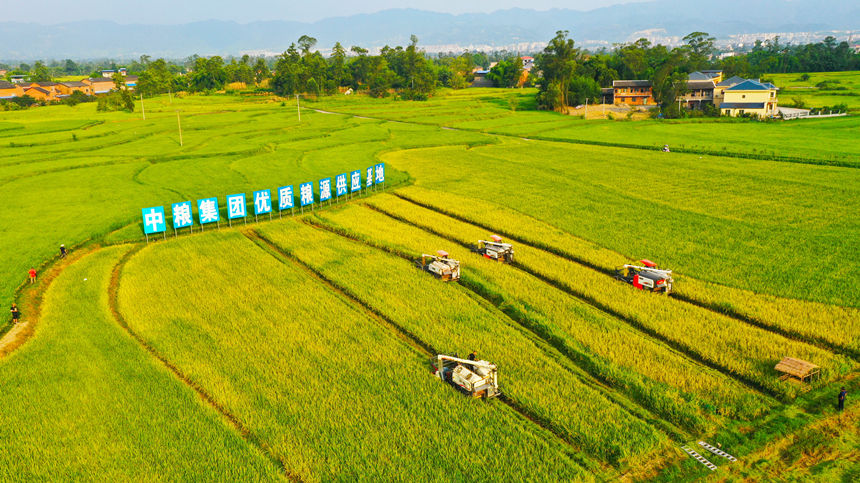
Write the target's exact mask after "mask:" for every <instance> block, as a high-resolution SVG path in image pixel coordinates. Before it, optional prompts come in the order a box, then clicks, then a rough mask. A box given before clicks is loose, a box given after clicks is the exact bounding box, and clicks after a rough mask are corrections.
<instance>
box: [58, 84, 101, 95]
mask: <svg viewBox="0 0 860 483" xmlns="http://www.w3.org/2000/svg"><path fill="white" fill-rule="evenodd" d="M57 90H58V91H59V95H58V96H57V97H60V98H63V97H68V96H70V95H72V93H73V92H76V91H79V92H83V93H84V94H86V95H88V96H91V95H93V91H92V89H91V88H90V86H89V85H87V84H84V83H83V82H79V81H74V82H60V83H59V84H57Z"/></svg>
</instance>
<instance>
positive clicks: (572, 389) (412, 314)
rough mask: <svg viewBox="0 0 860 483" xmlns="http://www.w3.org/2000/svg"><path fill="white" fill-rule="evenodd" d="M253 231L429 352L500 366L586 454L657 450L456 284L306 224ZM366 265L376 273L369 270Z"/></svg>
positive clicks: (650, 437)
mask: <svg viewBox="0 0 860 483" xmlns="http://www.w3.org/2000/svg"><path fill="white" fill-rule="evenodd" d="M344 211H345V212H350V210H349V209H346V210H344ZM259 231H260V233H261V235H263V236H264V237H266V238H267V239H270V240H271V241H272V242H273V243H275V244H276V245H278V247H280V248H281V249H282V250H284V251H285V252H287V253H289V254H290V255H292V256H294V257H296V258H298V259H299V260H301V261H302V262H304V263H306V264H308V265H310V266H312V267H313V268H314V269H315V270H318V271H320V272H321V273H322V274H323V275H324V276H326V277H327V278H330V279H332V280H333V281H335V282H336V283H338V284H339V285H340V286H342V287H344V288H346V289H347V290H349V291H350V293H352V294H353V295H354V296H355V297H357V298H359V299H360V300H362V301H363V302H364V303H365V304H367V305H369V306H372V307H374V309H376V310H379V311H380V313H382V314H384V315H385V316H386V317H388V318H390V319H391V320H393V321H395V322H396V323H397V324H398V325H399V326H401V327H404V328H405V329H406V330H408V331H409V332H410V333H412V334H415V335H416V336H417V337H418V338H420V339H421V340H422V341H425V342H426V343H427V345H428V346H430V347H433V348H434V349H435V350H437V351H441V352H443V353H454V352H456V353H460V354H466V353H467V352H469V351H471V350H475V349H479V350H480V353H481V354H482V356H483V357H486V358H487V359H488V360H492V362H494V363H496V364H498V365H499V367H500V368H501V371H502V374H503V376H502V377H504V380H505V382H504V383H505V388H504V391H505V394H506V395H507V396H508V397H509V398H510V399H512V400H513V401H515V402H516V403H517V404H519V405H521V406H522V407H523V408H525V409H526V410H528V411H529V412H530V413H531V414H534V415H536V416H538V417H539V418H540V420H541V421H543V422H546V423H547V424H549V425H551V426H553V427H554V428H555V430H556V431H559V432H560V433H561V434H563V435H564V436H565V439H567V440H569V441H572V442H574V443H575V444H576V445H577V446H579V447H581V448H582V449H584V450H585V451H586V452H587V453H589V454H592V455H594V456H597V457H599V458H600V459H603V460H605V461H609V462H612V463H617V462H618V461H619V460H622V459H625V458H629V457H630V456H631V455H632V454H634V453H636V452H639V453H647V452H649V451H653V450H655V449H657V447H658V446H659V445H660V443H661V440H663V439H664V436H662V435H660V434H659V433H657V432H656V431H655V430H654V429H652V428H650V427H649V426H647V425H646V424H644V423H643V422H642V421H641V420H638V419H636V418H634V417H633V416H632V415H631V414H630V413H629V412H628V411H627V410H625V409H623V408H621V407H619V406H617V405H616V404H613V403H612V402H611V401H610V400H608V399H607V398H606V397H605V396H603V395H601V394H600V392H598V391H596V390H595V389H592V388H590V387H589V386H587V385H585V384H584V383H583V382H581V381H580V380H579V378H578V377H577V376H576V375H575V374H574V373H572V372H571V371H569V370H568V369H565V368H564V367H563V366H562V365H561V363H559V362H558V361H556V360H555V359H553V358H552V357H549V356H548V355H547V354H546V353H545V352H544V351H543V350H542V349H541V348H540V346H539V345H538V342H537V341H534V340H531V338H530V337H529V334H528V333H527V332H524V331H523V330H522V329H521V328H519V326H518V325H517V324H515V323H506V322H505V320H504V319H506V317H505V316H504V315H503V314H498V315H497V314H494V313H493V312H491V311H488V310H487V309H486V308H484V307H483V306H482V305H481V304H480V303H478V302H477V301H476V300H475V299H474V298H472V297H471V296H470V295H469V294H468V293H466V292H465V291H463V289H462V288H460V287H458V286H456V284H444V283H440V282H438V281H437V280H435V279H434V278H433V277H431V276H429V275H427V274H425V273H423V272H421V271H420V270H417V269H416V268H415V267H414V266H413V264H412V263H411V262H408V261H405V260H402V259H400V258H399V257H392V256H390V255H387V254H385V253H382V252H380V251H379V250H376V249H374V248H371V247H364V246H361V245H359V244H355V243H352V242H349V241H347V240H343V239H340V240H339V239H338V238H337V237H335V236H333V235H332V234H330V233H326V232H321V231H319V230H314V229H312V228H310V227H304V228H302V227H294V226H293V225H266V226H264V227H262V228H261V229H260V230H259ZM368 270H376V271H378V272H379V273H375V274H373V275H369V274H368ZM368 276H374V277H376V276H382V277H384V280H386V286H387V290H385V291H384V292H383V293H380V292H379V291H376V290H374V288H373V287H372V286H371V285H369V284H367V283H366V278H367V277H368ZM500 316H501V317H500ZM622 435H626V436H622ZM633 448H638V450H634V449H633Z"/></svg>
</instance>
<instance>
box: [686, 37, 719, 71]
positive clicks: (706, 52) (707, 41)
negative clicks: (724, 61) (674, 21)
mask: <svg viewBox="0 0 860 483" xmlns="http://www.w3.org/2000/svg"><path fill="white" fill-rule="evenodd" d="M715 40H716V39H715V38H714V37H711V35H710V34H709V33H707V32H692V33H689V34H687V35H686V36H685V37H684V42H686V44H687V49H689V60H688V62H689V65H690V67H689V68H690V70H701V69H704V68H706V67H707V66H708V64H709V62H710V60H711V56H713V55H714V41H715Z"/></svg>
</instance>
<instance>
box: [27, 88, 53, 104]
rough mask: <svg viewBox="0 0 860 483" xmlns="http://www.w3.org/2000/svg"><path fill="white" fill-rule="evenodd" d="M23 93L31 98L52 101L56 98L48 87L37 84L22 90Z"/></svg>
mask: <svg viewBox="0 0 860 483" xmlns="http://www.w3.org/2000/svg"><path fill="white" fill-rule="evenodd" d="M24 95H25V96H30V97H32V98H33V99H36V100H39V101H53V100H54V99H56V97H55V96H54V93H53V92H51V91H49V90H48V89H45V88H43V87H39V86H35V87H28V88H27V89H26V90H25V91H24Z"/></svg>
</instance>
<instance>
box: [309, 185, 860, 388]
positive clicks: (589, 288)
mask: <svg viewBox="0 0 860 483" xmlns="http://www.w3.org/2000/svg"><path fill="white" fill-rule="evenodd" d="M375 203H376V204H377V205H378V204H379V202H375ZM389 203H390V204H393V205H395V206H396V205H397V204H402V203H405V202H403V201H397V200H394V199H389ZM407 205H408V204H407ZM401 206H403V205H401ZM405 208H406V209H404V210H403V211H402V213H400V214H401V215H403V216H404V218H406V219H408V220H410V221H413V222H415V223H416V224H418V225H420V226H422V227H426V228H427V229H430V230H431V231H433V230H436V231H437V233H440V234H443V235H444V236H446V237H448V238H449V239H450V240H451V241H453V242H454V243H458V244H460V245H461V247H464V248H465V247H468V246H470V244H472V243H476V242H477V240H479V239H482V238H484V237H486V236H488V235H489V234H490V233H485V232H482V231H481V230H480V229H477V228H476V227H473V226H470V225H468V224H465V223H462V222H459V221H457V220H453V219H450V218H448V217H446V216H444V215H442V214H439V213H435V212H433V211H430V210H425V209H423V208H419V207H414V206H405ZM324 216H326V217H328V218H330V219H333V220H334V221H335V222H336V223H341V224H343V223H347V221H346V220H348V219H349V218H350V217H348V216H342V215H340V214H338V213H331V214H326V215H324ZM354 216H355V217H357V218H362V219H364V218H367V219H373V218H371V215H370V214H361V215H354ZM383 216H384V215H383ZM375 220H376V221H375V222H374V223H366V224H364V225H363V226H362V227H356V226H351V225H348V226H350V228H351V229H354V230H355V229H357V230H361V229H364V230H372V229H376V228H375V227H376V226H378V225H380V224H382V223H383V222H384V220H382V219H375ZM391 222H394V223H396V222H395V221H394V220H391ZM391 222H389V223H391ZM403 239H406V240H408V239H409V237H408V236H404V237H403ZM393 240H397V239H396V238H389V241H393ZM400 243H403V242H402V241H401V242H400ZM411 249H413V250H416V249H418V247H414V246H413V247H411ZM449 251H450V252H451V253H455V252H454V251H453V250H451V249H449ZM460 253H461V254H462V251H461V252H460ZM473 258H477V257H476V256H474V257H473ZM463 260H464V262H465V260H466V259H463ZM516 264H517V266H520V267H521V268H523V269H524V270H526V271H528V272H529V273H531V274H533V275H535V276H538V277H540V278H542V279H543V280H544V281H546V282H548V283H550V284H553V285H555V286H557V287H558V288H560V289H562V290H564V291H566V292H568V293H570V294H571V295H574V296H576V297H577V298H580V299H582V300H584V301H587V302H589V303H590V304H592V305H594V306H596V307H598V308H600V309H601V310H603V311H605V312H607V313H609V314H611V315H614V316H616V317H618V318H620V319H622V320H624V321H626V322H628V323H629V324H631V325H632V326H634V327H636V328H637V329H639V330H642V331H643V332H645V333H647V334H649V335H652V336H657V337H658V338H660V339H661V340H663V341H665V342H667V343H670V344H672V345H673V347H676V348H678V349H679V350H682V351H683V352H685V353H687V354H690V355H693V356H694V357H695V358H696V359H698V360H700V361H701V362H704V363H707V364H708V365H710V366H712V367H714V368H719V369H721V370H722V371H723V372H725V373H727V374H730V375H732V376H733V377H736V378H738V379H739V380H742V381H744V382H747V383H750V384H752V385H754V386H755V387H758V388H761V389H763V390H765V391H767V392H768V393H770V394H774V395H777V396H779V397H783V398H788V397H793V396H794V395H796V394H797V388H796V387H795V386H792V385H789V384H786V383H783V382H781V381H779V380H778V379H777V378H776V376H775V374H774V373H773V371H772V367H773V365H775V364H776V362H778V361H779V360H780V359H781V358H782V357H783V356H784V355H786V354H785V352H788V353H789V354H796V357H800V358H803V359H806V360H814V361H816V363H818V364H820V365H821V366H822V367H824V368H825V369H827V370H828V374H827V375H826V377H827V378H829V379H830V380H832V379H835V378H836V377H838V376H839V375H841V374H844V373H846V372H847V371H848V370H849V369H850V368H851V367H852V364H851V363H850V362H849V361H847V360H845V359H843V358H841V357H839V356H836V355H834V354H831V353H828V352H826V351H823V350H821V349H818V348H816V347H814V346H810V345H808V344H803V343H801V342H797V341H793V340H790V339H786V338H784V337H781V336H779V335H776V334H772V333H768V332H765V331H763V330H762V329H759V328H757V327H753V326H749V325H747V324H744V323H741V322H739V321H737V320H734V319H731V318H729V317H726V316H723V315H720V314H717V313H714V312H711V311H709V310H704V309H702V308H699V307H696V306H693V305H691V304H686V303H683V302H679V301H677V300H672V299H671V298H668V297H659V296H653V295H652V294H648V293H642V292H639V291H636V290H634V289H632V288H631V287H629V286H627V285H624V284H622V283H620V282H617V281H615V280H613V279H611V278H609V277H606V276H603V275H602V274H600V273H597V272H595V271H594V270H591V269H589V268H585V267H583V266H581V265H579V264H576V263H573V262H570V261H568V260H565V259H563V258H561V257H558V256H556V255H554V254H551V253H547V252H544V251H542V250H538V249H533V248H530V247H527V246H519V247H517V262H516ZM702 329H704V330H703V331H702V332H700V330H702Z"/></svg>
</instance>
